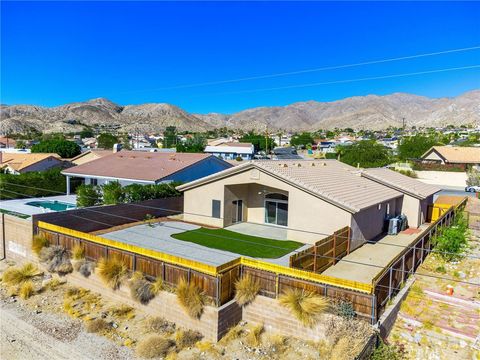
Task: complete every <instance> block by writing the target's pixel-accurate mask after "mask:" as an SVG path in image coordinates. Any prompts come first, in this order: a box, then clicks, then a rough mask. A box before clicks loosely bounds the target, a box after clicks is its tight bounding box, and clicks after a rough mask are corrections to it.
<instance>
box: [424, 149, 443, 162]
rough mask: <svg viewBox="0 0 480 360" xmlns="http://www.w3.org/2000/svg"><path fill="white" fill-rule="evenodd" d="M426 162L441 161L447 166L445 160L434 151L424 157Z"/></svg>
mask: <svg viewBox="0 0 480 360" xmlns="http://www.w3.org/2000/svg"><path fill="white" fill-rule="evenodd" d="M424 159H425V160H432V161H439V162H440V163H441V164H445V162H444V161H443V159H442V158H441V157H440V156H439V155H438V154H437V153H436V152H435V151H432V152H431V153H430V154H428V155H427V156H425V157H424Z"/></svg>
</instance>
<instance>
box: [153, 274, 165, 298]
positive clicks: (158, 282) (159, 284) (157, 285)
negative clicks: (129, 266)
mask: <svg viewBox="0 0 480 360" xmlns="http://www.w3.org/2000/svg"><path fill="white" fill-rule="evenodd" d="M162 290H165V284H164V283H163V280H162V278H160V277H157V278H156V279H155V281H154V282H153V283H152V292H153V294H154V295H157V294H158V293H159V292H160V291H162Z"/></svg>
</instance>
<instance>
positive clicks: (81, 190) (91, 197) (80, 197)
mask: <svg viewBox="0 0 480 360" xmlns="http://www.w3.org/2000/svg"><path fill="white" fill-rule="evenodd" d="M99 204H101V199H100V193H99V191H98V189H97V187H96V186H93V185H85V184H82V185H80V186H79V187H78V188H77V206H78V207H88V206H95V205H99Z"/></svg>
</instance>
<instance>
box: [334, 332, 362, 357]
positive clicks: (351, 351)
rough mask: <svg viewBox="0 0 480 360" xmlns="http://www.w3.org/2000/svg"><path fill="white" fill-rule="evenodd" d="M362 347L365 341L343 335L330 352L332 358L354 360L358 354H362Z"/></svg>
mask: <svg viewBox="0 0 480 360" xmlns="http://www.w3.org/2000/svg"><path fill="white" fill-rule="evenodd" d="M362 348H363V341H358V339H350V338H348V337H343V338H341V339H340V340H338V342H337V343H336V344H335V345H334V346H333V348H332V350H331V352H330V357H331V359H345V360H353V359H355V358H356V356H357V355H358V354H360V351H362Z"/></svg>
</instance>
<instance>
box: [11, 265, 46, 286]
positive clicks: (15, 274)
mask: <svg viewBox="0 0 480 360" xmlns="http://www.w3.org/2000/svg"><path fill="white" fill-rule="evenodd" d="M41 274H42V272H41V271H40V270H38V268H37V267H36V266H35V265H33V264H32V263H27V264H25V265H23V266H22V267H20V268H18V267H10V268H8V269H7V270H5V272H4V273H3V277H2V281H3V282H4V283H5V284H7V285H11V286H15V285H20V284H22V283H24V282H26V281H28V280H30V279H32V278H34V277H35V276H39V275H41Z"/></svg>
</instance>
